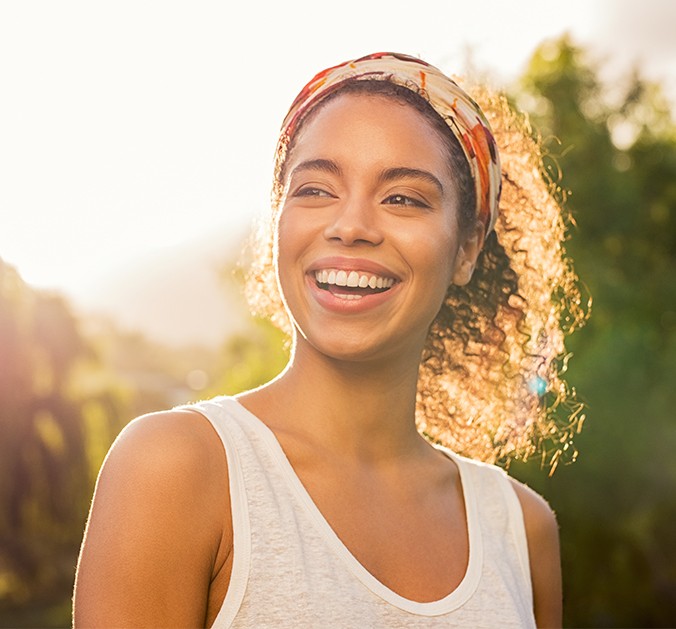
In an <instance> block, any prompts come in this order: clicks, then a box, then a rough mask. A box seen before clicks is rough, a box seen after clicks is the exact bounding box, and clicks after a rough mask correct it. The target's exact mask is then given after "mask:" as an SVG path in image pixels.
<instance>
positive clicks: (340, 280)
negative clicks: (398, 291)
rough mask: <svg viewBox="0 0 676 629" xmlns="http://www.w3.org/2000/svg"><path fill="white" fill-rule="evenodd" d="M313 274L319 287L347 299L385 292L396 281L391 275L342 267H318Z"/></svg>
mask: <svg viewBox="0 0 676 629" xmlns="http://www.w3.org/2000/svg"><path fill="white" fill-rule="evenodd" d="M314 276H315V280H316V282H317V286H318V287H319V288H321V289H323V290H326V291H329V292H331V294H333V295H334V296H335V297H338V298H341V299H347V300H355V299H361V298H362V297H364V296H366V295H374V294H378V293H382V292H385V291H386V290H389V289H390V288H392V286H394V283H395V282H396V280H395V279H394V278H393V277H385V276H382V275H375V274H373V273H367V272H363V271H345V270H342V269H319V270H317V271H315V272H314Z"/></svg>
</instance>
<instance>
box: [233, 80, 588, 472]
mask: <svg viewBox="0 0 676 629" xmlns="http://www.w3.org/2000/svg"><path fill="white" fill-rule="evenodd" d="M346 93H350V94H366V95H369V96H371V97H381V98H389V99H394V100H395V101H398V102H400V103H402V104H405V105H408V106H411V107H413V108H414V109H416V110H417V111H418V112H420V113H421V114H422V115H423V116H424V117H425V118H426V119H427V120H428V121H429V123H430V124H431V125H432V126H433V128H434V129H435V130H436V132H437V133H438V134H439V136H440V137H441V138H442V140H443V141H444V144H445V146H446V147H447V151H448V158H449V160H450V165H451V168H452V172H453V173H454V176H455V181H456V185H457V189H458V192H459V198H460V228H461V229H466V228H468V227H469V226H470V225H472V224H473V222H474V220H475V196H474V195H475V188H474V183H473V181H472V176H471V173H470V169H469V164H468V163H467V160H466V158H465V156H464V153H463V151H462V148H461V147H460V145H459V143H458V140H457V139H456V137H455V136H454V135H453V133H452V132H451V131H450V129H449V127H448V125H447V124H446V122H445V121H444V120H443V118H442V117H441V116H440V115H439V114H438V113H437V112H436V111H435V110H434V109H433V108H432V106H431V105H430V104H429V102H428V101H427V100H426V99H425V95H424V94H418V93H416V92H414V91H412V90H411V89H408V88H406V87H402V86H399V85H396V84H394V83H390V82H389V81H385V80H353V81H349V80H348V81H346V82H345V83H344V84H342V85H341V86H340V88H339V89H337V90H335V91H333V92H331V93H330V94H328V95H327V96H325V97H324V98H323V99H322V100H321V101H320V102H319V103H318V104H317V105H315V106H314V107H312V108H311V109H310V111H309V112H308V113H307V114H306V115H305V117H304V118H303V119H302V120H300V122H299V124H298V126H297V127H296V131H295V134H294V136H293V137H292V138H290V140H289V142H288V143H287V144H286V145H284V144H282V146H281V147H280V148H279V149H278V152H277V155H276V160H275V174H274V181H273V188H272V220H270V221H267V222H266V223H265V224H262V225H261V226H260V227H259V229H258V231H257V233H256V235H255V238H254V243H253V246H254V260H253V263H252V264H251V267H250V270H249V273H248V276H247V287H246V294H247V298H248V301H249V304H250V306H251V308H252V311H253V313H254V314H256V315H258V316H265V317H269V318H270V319H271V320H272V322H273V323H274V324H275V325H277V326H278V327H280V328H281V329H283V330H285V331H286V332H287V333H290V331H291V328H290V322H289V318H288V316H287V314H286V311H285V310H284V307H283V305H282V300H281V297H280V295H279V293H278V291H277V289H276V286H277V282H276V278H275V268H274V234H275V231H276V224H277V219H278V216H279V211H280V209H281V203H282V197H283V188H284V184H283V181H284V175H285V172H284V170H285V165H286V163H287V158H288V156H289V155H290V154H291V153H292V152H293V149H294V145H295V139H296V138H298V136H299V131H300V129H302V128H303V126H304V125H306V124H307V123H308V121H309V120H310V119H311V118H312V117H313V116H314V115H315V114H316V112H317V111H318V110H320V109H321V108H322V106H323V105H324V104H326V103H327V102H328V101H330V100H333V99H335V98H337V97H339V96H341V95H343V94H346ZM473 96H474V98H475V100H477V102H478V103H479V105H480V106H481V107H482V109H483V111H484V113H485V115H486V117H487V118H488V120H489V122H490V124H491V126H492V129H493V133H494V136H495V139H496V141H497V144H498V146H499V148H500V157H501V164H502V173H503V175H502V176H503V182H502V197H501V203H500V213H499V216H498V221H497V224H496V226H495V230H494V231H493V232H491V234H489V236H488V237H487V238H486V241H485V243H484V247H483V250H482V252H481V254H480V256H479V259H478V261H477V265H476V268H475V271H474V274H473V277H472V280H471V281H470V282H469V284H467V285H466V286H456V285H452V286H451V287H450V288H449V289H448V292H447V294H446V298H445V301H444V303H443V305H442V307H441V309H440V311H439V313H438V314H437V316H436V319H435V320H434V322H433V324H432V326H431V327H430V330H429V332H428V335H427V341H426V344H425V348H424V352H423V357H422V362H421V365H420V370H419V378H418V392H417V413H416V415H417V417H416V419H417V423H418V429H419V430H420V431H421V432H422V433H423V434H424V435H425V436H427V437H428V438H429V439H431V440H433V441H436V442H439V443H442V444H444V445H446V446H448V447H450V448H451V449H453V450H454V451H456V452H458V453H460V454H464V455H466V456H470V457H472V458H475V459H479V460H483V461H488V462H501V463H503V464H507V463H509V461H510V460H511V459H512V458H522V459H524V458H527V457H528V456H530V455H532V454H533V453H534V452H535V451H536V450H539V451H540V452H541V453H542V455H543V457H544V459H543V460H545V461H546V463H547V464H548V465H549V466H550V467H551V469H552V471H553V470H554V468H555V467H556V465H557V464H558V462H559V459H560V457H561V455H562V454H563V453H566V454H570V455H571V456H572V457H574V456H575V453H574V448H573V447H572V437H573V435H574V434H575V433H576V432H577V431H579V429H580V428H581V425H582V422H583V420H584V416H583V414H582V405H581V404H580V403H579V402H578V401H577V400H576V396H575V392H574V391H573V390H572V389H570V387H568V385H567V383H566V382H565V380H564V379H563V377H562V375H563V373H564V372H565V366H566V362H567V356H566V352H565V348H564V343H563V340H564V336H565V334H566V333H569V332H572V331H573V329H575V328H576V327H577V326H579V325H580V324H581V323H582V322H583V321H584V320H585V319H586V316H587V313H586V310H585V308H584V306H583V304H582V299H581V294H580V290H579V288H578V281H577V277H576V275H575V273H574V271H573V268H572V263H571V260H570V259H569V258H568V257H567V255H566V252H565V249H564V246H563V243H564V240H565V235H566V227H567V221H566V217H565V214H564V212H563V210H562V208H561V207H560V205H559V203H558V202H557V200H556V196H557V195H558V194H559V191H558V190H556V188H555V186H554V184H553V183H552V182H550V181H549V180H548V179H547V177H546V176H545V174H544V171H543V168H542V159H541V151H540V148H539V143H538V142H537V141H536V140H535V139H533V134H532V132H531V129H530V128H529V126H528V123H527V120H526V119H525V117H524V116H522V115H519V114H517V113H516V112H514V111H513V110H512V109H511V108H510V107H509V105H508V103H507V101H506V99H505V98H504V97H503V96H499V95H496V94H493V93H491V92H489V91H488V90H485V89H479V88H477V89H476V90H474V91H473ZM271 287H275V288H271Z"/></svg>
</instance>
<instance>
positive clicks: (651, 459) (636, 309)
mask: <svg viewBox="0 0 676 629" xmlns="http://www.w3.org/2000/svg"><path fill="white" fill-rule="evenodd" d="M514 98H515V100H516V101H517V102H518V103H520V104H521V105H523V106H525V107H527V108H528V109H529V110H530V115H531V119H532V121H533V123H534V126H535V127H536V128H537V129H539V130H540V132H541V136H542V138H543V141H544V146H545V150H546V152H547V155H548V157H547V167H548V170H549V172H550V174H551V175H552V177H553V178H554V179H555V181H556V182H557V183H558V184H559V185H560V186H561V188H562V189H563V191H564V194H565V195H566V196H567V201H566V205H567V208H568V209H569V210H570V211H571V213H572V215H573V218H574V221H575V223H576V226H575V227H574V228H573V230H572V234H571V239H570V242H569V243H568V250H569V251H570V252H571V253H572V255H573V257H574V258H575V262H576V269H577V271H578V273H579V275H580V277H581V278H582V279H583V281H584V282H585V283H586V284H587V286H588V287H589V291H590V292H591V294H592V296H593V299H594V306H593V310H592V317H591V320H590V322H589V323H588V325H587V326H586V327H585V328H583V329H582V330H581V331H580V332H578V333H576V334H575V335H573V337H571V339H570V343H569V347H570V349H571V351H572V353H573V354H574V357H573V359H572V360H571V361H570V373H569V377H570V380H571V382H572V383H573V385H574V386H575V387H576V388H577V389H578V390H579V391H580V392H581V394H582V396H583V398H584V399H586V401H587V403H588V407H589V408H588V421H587V424H586V425H585V428H584V430H583V432H582V435H581V436H580V437H579V438H578V440H577V441H576V445H577V447H578V449H579V451H580V456H579V460H578V462H576V463H575V464H574V465H572V466H569V467H563V468H560V469H559V470H558V471H557V472H556V474H555V475H554V477H553V478H551V479H544V478H543V474H542V473H541V472H540V471H538V470H536V469H533V466H532V465H531V466H520V465H514V466H513V467H512V472H513V473H515V474H516V475H518V476H521V477H522V478H524V479H525V480H527V481H529V483H530V484H531V485H532V486H534V487H535V488H537V489H539V490H540V491H541V492H542V493H544V494H545V495H546V496H547V497H548V498H549V500H550V501H551V503H552V505H553V507H554V508H555V509H556V511H557V512H558V515H559V522H560V525H561V531H562V533H561V537H562V553H563V565H564V587H565V592H566V604H565V617H566V624H567V625H569V626H575V627H590V626H593V627H604V626H608V627H611V626H612V627H615V626H632V627H638V626H641V627H647V626H655V627H657V626H673V625H674V624H676V528H674V527H673V525H672V523H673V518H674V516H675V515H676V463H675V460H674V457H673V454H672V453H673V452H674V450H675V449H676V422H675V420H674V408H676V387H674V382H676V334H675V332H676V282H674V279H673V278H674V276H675V273H676V128H675V126H674V123H673V120H672V118H671V116H670V113H669V109H668V107H667V106H666V104H665V100H664V98H663V97H662V96H661V94H660V91H659V89H658V88H657V87H656V86H654V85H650V84H647V83H646V82H644V81H643V80H642V79H641V78H640V77H638V76H637V75H636V74H634V75H632V76H629V77H626V79H625V81H624V82H623V81H620V82H619V83H618V84H616V85H614V86H613V87H612V89H610V88H608V87H606V86H604V85H602V84H601V83H600V82H599V80H598V78H597V72H596V70H595V68H593V67H592V66H591V65H590V64H589V63H588V61H587V60H586V58H585V55H584V52H583V51H582V50H580V49H578V48H576V47H575V46H574V45H573V44H572V42H571V41H570V40H569V39H568V38H565V37H564V38H562V39H560V40H558V41H552V42H547V43H546V44H544V45H543V46H542V47H541V48H540V49H539V50H538V51H536V53H535V54H534V56H533V58H532V61H531V63H530V66H529V68H528V71H527V72H526V74H525V76H524V77H523V81H522V85H521V86H520V89H519V90H517V94H515V97H514Z"/></svg>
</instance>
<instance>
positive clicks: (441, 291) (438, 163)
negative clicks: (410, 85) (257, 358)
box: [276, 94, 481, 364]
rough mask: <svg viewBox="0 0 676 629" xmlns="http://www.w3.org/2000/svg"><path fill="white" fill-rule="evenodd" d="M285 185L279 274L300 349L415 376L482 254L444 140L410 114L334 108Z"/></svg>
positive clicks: (359, 99)
mask: <svg viewBox="0 0 676 629" xmlns="http://www.w3.org/2000/svg"><path fill="white" fill-rule="evenodd" d="M285 173H286V174H285V181H284V182H283V183H284V186H285V191H284V197H283V200H282V205H281V213H280V216H279V224H278V230H277V242H276V254H277V255H276V262H277V275H278V280H279V284H280V288H281V291H282V295H283V298H284V302H285V305H286V307H287V309H288V311H289V314H290V316H291V319H292V321H293V324H294V326H295V328H296V343H297V346H298V347H299V346H300V345H301V344H307V346H308V347H312V348H313V349H314V350H316V351H319V352H321V353H323V354H325V355H327V356H330V357H333V358H337V359H345V360H372V359H375V358H379V357H380V358H391V357H392V356H394V355H398V354H400V353H401V352H407V353H410V354H411V358H412V359H413V360H415V361H416V364H417V361H418V360H419V357H420V351H421V350H422V346H423V344H424V341H425V338H426V336H427V331H428V328H429V326H430V324H431V323H432V321H433V320H434V317H435V316H436V314H437V312H438V311H439V308H440V307H441V304H442V301H443V299H444V296H445V294H446V290H447V288H448V286H449V285H450V284H451V283H452V282H456V283H464V282H466V281H468V280H469V276H470V274H471V270H472V267H473V264H474V261H475V259H476V255H477V254H478V250H479V246H480V244H481V243H480V235H478V234H479V232H478V231H474V230H471V234H470V237H469V238H462V237H461V234H460V230H459V227H458V220H457V216H458V211H457V203H458V201H457V198H456V189H455V185H454V179H453V173H452V172H450V166H449V159H448V153H447V150H446V147H445V145H444V143H443V141H442V140H441V138H440V137H439V136H438V134H437V132H436V131H435V130H434V129H433V127H432V126H431V124H430V123H429V122H428V121H427V120H426V119H425V118H424V117H423V116H422V115H421V114H420V113H418V112H417V111H416V110H414V109H413V108H412V107H410V106H409V105H405V104H402V103H400V102H398V101H395V100H391V99H387V98H384V97H382V96H368V95H354V94H353V95H349V94H346V95H343V96H338V97H337V98H335V99H334V100H332V101H330V102H328V103H327V104H325V105H324V106H322V107H321V109H320V110H319V111H317V112H316V113H315V115H314V116H313V117H312V118H311V119H310V120H309V121H308V122H307V123H306V125H305V126H304V127H303V128H302V129H301V130H300V131H299V136H298V137H297V138H296V141H295V145H294V148H293V150H292V152H291V155H290V156H289V158H288V162H287V164H286V168H285Z"/></svg>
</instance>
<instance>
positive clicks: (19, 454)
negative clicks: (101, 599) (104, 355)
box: [0, 260, 115, 612]
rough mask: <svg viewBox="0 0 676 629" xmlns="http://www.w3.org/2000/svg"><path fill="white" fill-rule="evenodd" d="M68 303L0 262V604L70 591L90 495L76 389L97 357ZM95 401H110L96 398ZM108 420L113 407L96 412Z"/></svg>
mask: <svg viewBox="0 0 676 629" xmlns="http://www.w3.org/2000/svg"><path fill="white" fill-rule="evenodd" d="M93 358H94V356H93V354H92V352H91V349H90V347H89V346H88V344H87V343H86V341H85V340H84V338H83V336H82V335H81V333H80V330H79V327H78V323H77V321H76V319H75V317H74V316H73V315H72V313H71V311H70V309H69V307H68V305H67V304H66V302H65V301H64V300H63V299H62V298H61V297H59V296H57V295H52V294H46V293H41V292H37V291H34V290H32V289H30V288H29V287H28V286H27V285H26V284H24V282H23V281H22V280H21V278H20V277H19V276H18V274H17V273H16V271H15V270H14V269H12V268H11V267H10V266H8V265H7V264H5V263H4V262H2V260H0V431H1V433H2V439H1V440H0V610H2V611H3V612H7V611H8V610H11V609H12V608H14V607H17V606H18V605H29V604H32V603H34V602H35V601H36V600H40V601H41V602H42V603H43V604H57V603H59V602H61V601H63V600H64V599H65V598H66V597H69V595H70V591H71V587H72V574H73V566H74V559H75V557H76V554H77V549H78V546H79V543H80V539H81V535H82V528H83V524H84V519H85V514H86V509H87V504H88V501H89V497H90V495H91V488H92V479H93V466H96V467H97V468H98V465H100V460H98V458H97V460H91V458H89V457H88V452H87V444H88V443H89V442H91V439H92V435H91V433H90V431H89V430H88V426H87V425H86V424H85V423H83V421H82V399H81V398H80V397H78V396H77V395H73V393H72V392H73V389H76V388H77V386H76V385H74V383H73V382H72V380H71V377H72V375H73V373H74V370H75V366H76V365H79V364H81V363H86V362H89V361H91V360H93ZM87 404H88V405H89V407H90V408H91V409H94V408H98V409H105V408H106V407H107V408H108V409H109V410H110V411H112V410H114V407H115V400H114V399H111V398H109V397H106V396H105V395H99V396H92V397H91V398H90V399H89V400H88V402H87ZM99 412H100V413H101V414H102V416H103V418H104V423H105V422H107V421H108V420H109V419H110V417H111V415H110V413H106V412H105V411H104V410H100V411H99Z"/></svg>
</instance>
